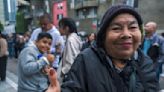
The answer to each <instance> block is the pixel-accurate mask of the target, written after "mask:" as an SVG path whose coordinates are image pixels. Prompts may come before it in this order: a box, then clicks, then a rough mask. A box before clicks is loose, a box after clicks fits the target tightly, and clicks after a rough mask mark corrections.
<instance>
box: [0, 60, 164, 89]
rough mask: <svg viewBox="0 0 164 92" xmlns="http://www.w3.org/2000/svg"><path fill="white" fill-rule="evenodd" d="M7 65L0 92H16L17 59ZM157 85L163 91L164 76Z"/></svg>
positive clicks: (9, 61) (162, 75) (0, 83)
mask: <svg viewBox="0 0 164 92" xmlns="http://www.w3.org/2000/svg"><path fill="white" fill-rule="evenodd" d="M7 63H8V64H7V77H6V81H4V82H1V81H0V92H17V86H18V84H17V82H18V77H17V59H15V58H12V59H10V58H9V59H8V62H7ZM163 69H164V68H163ZM159 83H160V87H161V88H162V89H164V74H161V77H160V81H159ZM160 92H164V90H161V91H160Z"/></svg>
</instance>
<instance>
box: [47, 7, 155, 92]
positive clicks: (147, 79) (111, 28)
mask: <svg viewBox="0 0 164 92" xmlns="http://www.w3.org/2000/svg"><path fill="white" fill-rule="evenodd" d="M141 33H142V19H141V16H140V15H139V14H138V13H137V12H136V11H135V10H134V9H133V8H132V7H130V6H127V5H115V6H112V7H111V8H109V9H108V10H107V12H106V13H105V14H104V16H103V18H102V21H101V24H100V29H99V31H98V33H97V39H96V44H95V45H94V46H92V47H91V48H87V49H85V50H84V51H82V52H81V53H80V54H79V55H78V56H77V58H76V59H75V62H74V64H73V65H72V67H71V69H70V71H69V72H68V74H67V75H65V78H64V80H63V84H62V85H61V88H60V84H59V83H58V81H57V78H56V72H55V71H54V70H50V72H49V78H50V82H51V84H50V86H49V88H48V90H47V92H60V91H62V92H158V81H157V78H156V73H155V71H154V68H153V63H152V60H151V59H150V58H149V57H147V56H145V55H144V54H143V52H142V51H141V50H140V49H139V45H140V44H141V38H142V34H141Z"/></svg>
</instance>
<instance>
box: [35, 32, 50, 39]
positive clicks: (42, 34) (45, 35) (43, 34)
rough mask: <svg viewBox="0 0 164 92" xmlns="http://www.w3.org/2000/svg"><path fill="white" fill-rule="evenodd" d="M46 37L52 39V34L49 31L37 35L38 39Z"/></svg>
mask: <svg viewBox="0 0 164 92" xmlns="http://www.w3.org/2000/svg"><path fill="white" fill-rule="evenodd" d="M44 37H46V38H48V39H51V40H52V36H51V35H50V34H49V33H46V32H41V33H39V35H38V37H37V41H39V40H41V39H43V38H44Z"/></svg>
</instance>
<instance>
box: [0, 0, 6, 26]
mask: <svg viewBox="0 0 164 92" xmlns="http://www.w3.org/2000/svg"><path fill="white" fill-rule="evenodd" d="M0 21H1V23H3V24H4V23H5V17H4V4H3V0H0Z"/></svg>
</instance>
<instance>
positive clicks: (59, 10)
mask: <svg viewBox="0 0 164 92" xmlns="http://www.w3.org/2000/svg"><path fill="white" fill-rule="evenodd" d="M52 11H53V13H52V15H53V24H54V25H55V26H58V22H59V20H60V19H62V18H63V17H67V1H66V0H62V1H57V2H54V4H53V10H52Z"/></svg>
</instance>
